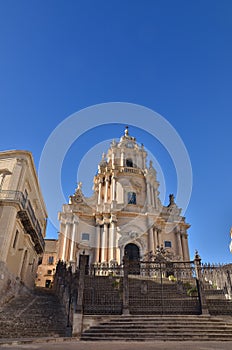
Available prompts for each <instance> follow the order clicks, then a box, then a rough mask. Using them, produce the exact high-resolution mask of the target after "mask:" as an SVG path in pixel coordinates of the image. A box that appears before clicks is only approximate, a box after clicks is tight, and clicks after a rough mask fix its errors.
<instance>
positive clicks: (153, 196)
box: [150, 185, 155, 208]
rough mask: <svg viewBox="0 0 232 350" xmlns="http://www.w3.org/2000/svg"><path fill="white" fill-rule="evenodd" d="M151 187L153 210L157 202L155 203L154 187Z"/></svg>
mask: <svg viewBox="0 0 232 350" xmlns="http://www.w3.org/2000/svg"><path fill="white" fill-rule="evenodd" d="M150 186H151V205H152V206H153V208H154V207H155V202H154V191H153V186H152V185H150Z"/></svg>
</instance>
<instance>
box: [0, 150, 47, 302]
mask: <svg viewBox="0 0 232 350" xmlns="http://www.w3.org/2000/svg"><path fill="white" fill-rule="evenodd" d="M46 219H47V212H46V208H45V204H44V201H43V197H42V194H41V191H40V187H39V183H38V178H37V174H36V170H35V166H34V161H33V158H32V154H31V153H30V152H27V151H6V152H1V153H0V293H1V292H2V294H4V295H8V294H10V293H11V291H13V292H14V289H17V288H19V287H20V286H26V287H27V288H33V287H34V283H35V277H36V271H37V266H38V261H39V258H40V257H41V254H42V253H43V251H44V236H45V231H46Z"/></svg>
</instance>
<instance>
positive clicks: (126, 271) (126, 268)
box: [122, 256, 130, 315]
mask: <svg viewBox="0 0 232 350" xmlns="http://www.w3.org/2000/svg"><path fill="white" fill-rule="evenodd" d="M128 274H129V261H128V258H127V257H126V256H124V258H123V310H122V313H123V315H129V314H130V310H129V279H128Z"/></svg>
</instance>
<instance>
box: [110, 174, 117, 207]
mask: <svg viewBox="0 0 232 350" xmlns="http://www.w3.org/2000/svg"><path fill="white" fill-rule="evenodd" d="M115 190H116V179H115V176H114V175H113V176H112V196H111V198H112V201H115V198H116V196H115V194H116V193H115Z"/></svg>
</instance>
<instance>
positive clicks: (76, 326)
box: [72, 255, 87, 337]
mask: <svg viewBox="0 0 232 350" xmlns="http://www.w3.org/2000/svg"><path fill="white" fill-rule="evenodd" d="M86 258H87V257H86V256H84V255H82V256H81V259H80V272H79V280H78V293H77V305H76V312H74V313H73V331H72V336H74V337H80V336H81V333H82V327H83V302H84V288H85V267H86V260H85V259H86Z"/></svg>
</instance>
